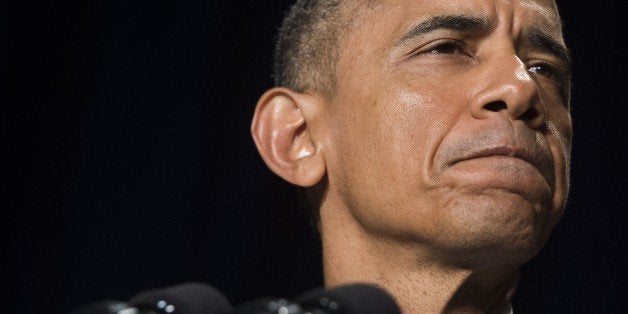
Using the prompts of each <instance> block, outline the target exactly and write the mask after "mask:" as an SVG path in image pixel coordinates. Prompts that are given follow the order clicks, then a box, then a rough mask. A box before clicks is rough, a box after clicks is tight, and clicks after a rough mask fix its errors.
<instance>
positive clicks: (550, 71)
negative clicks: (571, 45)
mask: <svg viewBox="0 0 628 314" xmlns="http://www.w3.org/2000/svg"><path fill="white" fill-rule="evenodd" d="M528 71H529V72H530V73H534V74H538V75H542V76H545V77H548V78H551V79H556V78H557V76H558V71H557V70H556V68H555V67H554V66H552V65H549V64H547V63H535V64H532V65H530V66H528Z"/></svg>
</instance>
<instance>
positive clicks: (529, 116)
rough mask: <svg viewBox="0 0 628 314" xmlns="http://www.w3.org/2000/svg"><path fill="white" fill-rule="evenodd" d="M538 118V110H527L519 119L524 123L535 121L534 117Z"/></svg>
mask: <svg viewBox="0 0 628 314" xmlns="http://www.w3.org/2000/svg"><path fill="white" fill-rule="evenodd" d="M538 116H539V112H538V110H536V109H534V108H530V109H528V111H526V112H524V113H523V114H522V115H521V117H520V118H521V120H524V121H530V120H534V119H536V117H538Z"/></svg>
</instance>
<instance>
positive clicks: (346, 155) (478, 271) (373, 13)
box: [251, 0, 571, 313]
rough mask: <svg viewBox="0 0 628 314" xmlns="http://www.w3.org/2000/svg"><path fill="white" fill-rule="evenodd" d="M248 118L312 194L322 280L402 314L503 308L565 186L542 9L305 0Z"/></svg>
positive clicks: (556, 57) (283, 172)
mask: <svg viewBox="0 0 628 314" xmlns="http://www.w3.org/2000/svg"><path fill="white" fill-rule="evenodd" d="M275 76H276V79H277V87H275V88H272V89H270V90H269V91H267V92H266V93H265V94H264V95H263V96H261V98H260V100H259V102H258V104H257V108H256V112H255V116H254V118H253V123H252V128H251V129H252V134H253V138H254V140H255V143H256V145H257V148H258V150H259V152H260V154H261V156H262V158H263V159H264V161H265V162H266V164H267V165H268V167H269V168H270V169H271V170H272V171H274V172H275V173H276V174H277V175H279V176H280V177H282V178H283V179H285V180H287V181H288V182H290V183H292V184H295V185H297V186H301V187H303V188H305V190H306V194H307V196H308V199H309V200H310V203H311V204H312V208H313V215H314V217H315V219H316V222H317V225H318V228H319V230H320V233H321V238H322V245H323V266H324V277H325V285H326V286H329V287H332V286H337V285H341V284H346V283H351V282H368V283H372V284H375V285H378V286H380V287H383V288H384V289H386V290H387V291H388V292H390V293H391V294H392V295H393V296H394V297H395V299H396V300H397V302H398V303H399V305H400V307H401V308H402V310H403V311H404V313H433V312H471V313H473V312H478V313H503V312H509V311H510V305H509V304H510V300H511V298H512V296H513V294H514V291H515V288H516V285H517V281H518V273H519V268H520V266H521V265H523V264H524V263H526V262H527V261H529V260H530V259H531V258H532V257H533V256H535V255H536V254H537V253H538V252H539V250H540V249H541V247H542V246H543V244H544V243H545V242H546V240H547V239H548V237H549V235H550V233H551V231H552V229H553V227H554V226H555V224H556V223H557V222H558V220H559V218H560V216H561V214H562V211H563V208H564V204H565V200H566V197H567V192H568V186H569V155H570V147H571V118H570V112H569V110H570V108H569V97H570V62H569V54H568V51H567V48H566V45H565V43H564V40H563V36H562V30H561V20H560V17H559V14H558V10H557V6H556V4H555V3H554V2H553V1H552V0H473V1H468V0H465V1H463V0H446V1H445V0H443V1H420V0H406V1H400V0H380V1H376V0H370V1H369V0H363V1H349V0H345V1H342V0H318V1H316V0H310V1H307V0H306V1H297V4H295V5H294V6H293V7H292V9H291V11H290V12H289V13H288V15H287V16H286V19H285V20H284V24H283V27H282V29H281V31H280V35H279V42H278V44H277V51H276V67H275Z"/></svg>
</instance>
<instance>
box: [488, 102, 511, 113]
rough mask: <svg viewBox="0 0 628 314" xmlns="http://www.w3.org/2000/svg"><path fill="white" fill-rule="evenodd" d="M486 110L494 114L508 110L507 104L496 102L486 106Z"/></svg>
mask: <svg viewBox="0 0 628 314" xmlns="http://www.w3.org/2000/svg"><path fill="white" fill-rule="evenodd" d="M484 109H486V110H488V111H492V112H499V111H502V110H504V109H507V106H506V103H505V102H503V101H494V102H491V103H488V104H486V105H484Z"/></svg>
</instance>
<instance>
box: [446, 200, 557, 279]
mask: <svg viewBox="0 0 628 314" xmlns="http://www.w3.org/2000/svg"><path fill="white" fill-rule="evenodd" d="M450 204H451V205H454V206H452V207H448V208H446V209H444V210H445V211H446V212H445V214H446V215H447V216H448V217H446V219H444V220H443V222H444V224H445V225H444V226H443V227H442V228H441V229H442V230H443V232H442V234H441V237H438V238H437V239H439V240H440V241H442V242H441V243H439V244H437V245H438V247H440V248H441V249H443V252H442V254H445V255H446V256H450V257H451V258H452V259H453V261H455V262H456V263H458V264H461V266H464V265H465V264H467V265H466V266H469V267H471V266H473V265H476V266H480V265H483V266H498V265H517V266H520V265H522V264H524V263H525V262H527V261H529V260H530V259H531V258H532V257H534V256H536V255H537V254H538V252H539V251H540V250H541V248H542V247H543V245H544V244H545V242H546V240H547V235H549V233H550V232H551V229H552V228H553V227H554V224H555V223H554V222H555V221H556V219H554V218H553V217H551V216H552V211H551V210H550V208H551V207H550V206H542V205H540V204H532V203H530V202H528V201H527V200H526V199H524V198H523V197H522V196H520V195H517V194H513V193H510V192H507V191H494V192H493V193H488V194H484V195H471V196H468V197H464V198H457V200H456V202H453V203H450ZM441 210H443V209H441Z"/></svg>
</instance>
